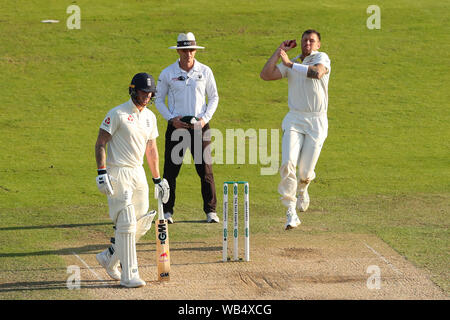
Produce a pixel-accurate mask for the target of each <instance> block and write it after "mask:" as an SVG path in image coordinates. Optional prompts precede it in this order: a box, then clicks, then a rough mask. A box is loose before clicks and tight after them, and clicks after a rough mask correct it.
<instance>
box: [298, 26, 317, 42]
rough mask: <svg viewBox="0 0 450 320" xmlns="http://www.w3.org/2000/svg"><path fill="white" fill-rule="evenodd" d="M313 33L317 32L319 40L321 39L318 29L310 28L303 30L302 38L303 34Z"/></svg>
mask: <svg viewBox="0 0 450 320" xmlns="http://www.w3.org/2000/svg"><path fill="white" fill-rule="evenodd" d="M311 33H315V34H316V35H317V37H318V38H319V41H320V33H319V32H318V31H316V30H314V29H308V30H306V31H305V32H303V34H302V39H303V36H304V35H305V34H311Z"/></svg>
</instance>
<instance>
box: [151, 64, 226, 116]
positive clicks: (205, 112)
mask: <svg viewBox="0 0 450 320" xmlns="http://www.w3.org/2000/svg"><path fill="white" fill-rule="evenodd" d="M179 61H180V60H177V61H176V62H175V63H174V64H172V65H170V66H168V67H167V68H165V69H164V70H163V71H162V72H161V74H160V75H159V78H158V85H157V89H156V100H155V104H156V108H157V109H158V110H159V112H160V113H161V115H162V116H163V117H164V119H166V120H170V119H172V118H174V117H177V116H196V117H197V118H203V120H204V121H205V123H208V122H209V121H210V120H211V118H212V116H213V114H214V112H215V111H216V109H217V105H218V103H219V95H218V93H217V86H216V80H215V79H214V75H213V73H212V71H211V69H210V68H209V67H208V66H206V65H204V64H202V63H200V62H198V61H197V60H195V62H194V67H193V68H192V69H191V70H189V72H186V71H185V70H183V69H181V68H180V65H179ZM166 96H167V105H166V103H165V100H166ZM206 97H208V103H206Z"/></svg>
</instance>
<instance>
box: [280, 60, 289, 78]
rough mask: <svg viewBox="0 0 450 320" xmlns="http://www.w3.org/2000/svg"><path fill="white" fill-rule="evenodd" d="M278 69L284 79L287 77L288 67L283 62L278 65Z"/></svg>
mask: <svg viewBox="0 0 450 320" xmlns="http://www.w3.org/2000/svg"><path fill="white" fill-rule="evenodd" d="M277 68H278V69H279V70H280V72H281V75H282V76H283V78H286V77H287V72H288V69H289V68H288V67H286V66H285V65H284V64H283V63H282V62H281V63H279V64H277Z"/></svg>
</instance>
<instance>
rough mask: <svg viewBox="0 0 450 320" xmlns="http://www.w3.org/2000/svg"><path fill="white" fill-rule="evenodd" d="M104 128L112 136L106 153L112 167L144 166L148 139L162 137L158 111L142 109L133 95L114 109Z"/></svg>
mask: <svg viewBox="0 0 450 320" xmlns="http://www.w3.org/2000/svg"><path fill="white" fill-rule="evenodd" d="M100 128H101V129H103V130H105V131H107V132H108V133H109V134H110V135H111V136H112V138H111V140H110V141H109V142H108V153H107V157H106V165H107V166H108V167H138V166H142V164H143V163H144V155H145V149H146V147H147V142H148V141H149V140H153V139H156V137H158V127H157V124H156V116H155V114H154V113H153V112H152V111H150V110H149V109H147V108H144V109H142V111H140V112H139V109H138V108H137V107H136V106H135V105H134V103H133V101H132V100H131V99H130V100H128V101H127V102H125V103H123V104H121V105H119V106H117V107H115V108H114V109H111V110H110V111H109V112H108V114H107V115H106V117H105V119H104V120H103V122H102V124H101V125H100Z"/></svg>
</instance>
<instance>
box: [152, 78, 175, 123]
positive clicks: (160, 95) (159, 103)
mask: <svg viewBox="0 0 450 320" xmlns="http://www.w3.org/2000/svg"><path fill="white" fill-rule="evenodd" d="M166 74H167V72H164V70H163V71H162V72H161V74H160V75H159V78H158V84H157V86H156V98H155V105H156V109H158V111H159V113H161V115H162V116H163V117H164V119H166V120H167V121H169V120H170V119H171V118H173V116H172V114H171V113H170V111H169V109H168V108H167V106H166V103H165V101H166V96H167V93H168V92H169V83H168V81H167V76H166Z"/></svg>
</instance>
